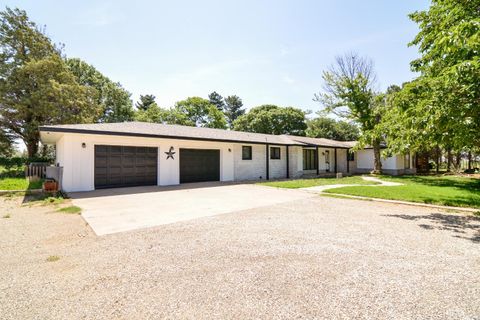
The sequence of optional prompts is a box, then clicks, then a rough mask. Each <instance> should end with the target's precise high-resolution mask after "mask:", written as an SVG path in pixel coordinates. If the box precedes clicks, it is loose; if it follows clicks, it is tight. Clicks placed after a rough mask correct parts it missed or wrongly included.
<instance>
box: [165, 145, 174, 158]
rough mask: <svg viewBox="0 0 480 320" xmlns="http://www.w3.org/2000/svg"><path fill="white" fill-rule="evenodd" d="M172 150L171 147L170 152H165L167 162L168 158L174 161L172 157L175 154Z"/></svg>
mask: <svg viewBox="0 0 480 320" xmlns="http://www.w3.org/2000/svg"><path fill="white" fill-rule="evenodd" d="M173 150H174V149H173V147H170V150H168V152H165V154H166V155H167V160H168V159H170V158H172V160H173V159H174V158H173V155H174V154H175V152H174V151H173Z"/></svg>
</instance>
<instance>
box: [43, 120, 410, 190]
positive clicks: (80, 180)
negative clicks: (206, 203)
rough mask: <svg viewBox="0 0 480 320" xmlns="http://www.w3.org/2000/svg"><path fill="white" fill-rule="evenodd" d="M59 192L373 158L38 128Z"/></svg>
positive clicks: (325, 146) (117, 127)
mask: <svg viewBox="0 0 480 320" xmlns="http://www.w3.org/2000/svg"><path fill="white" fill-rule="evenodd" d="M40 136H41V141H42V143H44V144H52V145H55V147H56V148H55V150H56V163H57V164H58V165H59V166H62V167H63V179H62V186H63V189H64V190H65V191H67V192H71V191H90V190H94V189H100V188H112V187H127V186H141V185H161V186H167V185H176V184H180V183H188V182H200V181H245V180H268V179H283V178H297V177H301V176H315V175H329V174H335V173H337V172H341V173H343V174H344V175H349V174H353V173H365V172H370V171H371V170H372V169H373V150H372V149H364V150H360V151H356V152H350V151H349V150H350V149H351V148H352V147H353V146H354V145H355V143H356V142H355V141H351V142H344V141H335V140H329V139H322V138H308V137H298V136H290V135H269V134H259V133H249V132H239V131H228V130H221V129H209V128H196V127H188V126H178V125H165V124H156V123H144V122H123V123H97V124H74V125H55V126H43V127H41V128H40ZM382 165H383V171H384V172H385V173H389V174H394V175H397V174H403V173H414V172H415V168H414V161H413V159H412V157H410V155H407V156H403V155H401V156H400V155H395V156H393V157H389V158H386V159H382Z"/></svg>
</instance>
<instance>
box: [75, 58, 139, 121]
mask: <svg viewBox="0 0 480 320" xmlns="http://www.w3.org/2000/svg"><path fill="white" fill-rule="evenodd" d="M66 63H67V66H68V68H69V69H70V71H71V72H72V73H73V74H74V75H75V77H76V78H77V82H78V83H80V84H81V85H84V86H87V87H89V88H93V89H95V91H94V92H95V99H96V102H97V104H98V105H99V106H100V108H101V113H100V116H99V118H98V119H96V121H98V122H123V121H131V120H132V119H133V115H134V110H133V107H132V100H131V99H130V93H129V92H128V91H126V90H125V89H124V88H123V87H122V85H121V84H120V83H118V82H113V81H112V80H110V79H109V78H107V77H106V76H104V75H103V74H102V73H100V72H99V71H98V70H97V69H95V67H93V66H92V65H90V64H88V63H86V62H84V61H82V60H80V59H78V58H69V59H66Z"/></svg>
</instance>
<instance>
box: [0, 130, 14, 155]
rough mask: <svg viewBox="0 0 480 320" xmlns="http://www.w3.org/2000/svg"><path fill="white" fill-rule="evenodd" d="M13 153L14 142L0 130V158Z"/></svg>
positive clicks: (4, 131) (5, 132)
mask: <svg viewBox="0 0 480 320" xmlns="http://www.w3.org/2000/svg"><path fill="white" fill-rule="evenodd" d="M13 151H14V141H13V139H12V138H11V137H10V135H9V134H8V132H7V131H6V130H0V157H8V156H11V155H12V153H13Z"/></svg>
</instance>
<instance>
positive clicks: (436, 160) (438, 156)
mask: <svg viewBox="0 0 480 320" xmlns="http://www.w3.org/2000/svg"><path fill="white" fill-rule="evenodd" d="M440 156H441V152H440V147H438V146H437V154H436V159H435V164H436V168H435V172H436V173H437V174H438V173H439V172H440Z"/></svg>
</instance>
